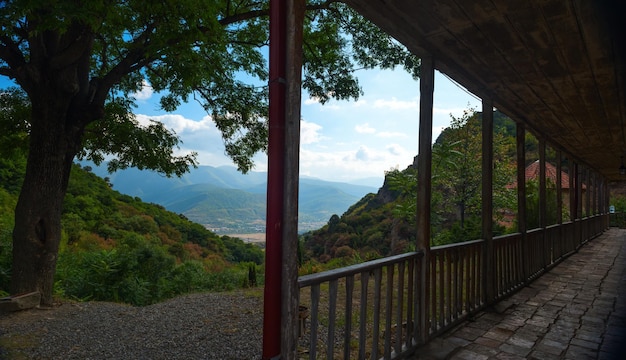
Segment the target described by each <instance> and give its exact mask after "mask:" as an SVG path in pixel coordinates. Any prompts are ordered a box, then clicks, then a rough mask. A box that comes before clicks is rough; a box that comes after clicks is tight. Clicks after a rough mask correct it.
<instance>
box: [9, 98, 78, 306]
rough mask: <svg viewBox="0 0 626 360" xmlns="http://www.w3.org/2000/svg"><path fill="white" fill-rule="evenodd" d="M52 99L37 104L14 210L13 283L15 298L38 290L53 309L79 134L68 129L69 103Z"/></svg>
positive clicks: (12, 289) (45, 304)
mask: <svg viewBox="0 0 626 360" xmlns="http://www.w3.org/2000/svg"><path fill="white" fill-rule="evenodd" d="M47 100H49V101H46V102H45V103H33V108H32V111H33V112H32V119H33V120H32V123H31V124H33V125H32V127H31V133H30V147H29V153H28V163H27V166H26V175H25V177H24V183H23V185H22V190H21V192H20V196H19V199H18V202H17V205H16V208H15V228H14V230H13V269H12V278H11V291H12V293H14V294H19V293H24V292H30V291H39V292H40V293H41V295H42V297H41V305H44V306H49V305H51V304H52V294H53V287H54V274H55V269H56V263H57V255H58V250H59V243H60V241H61V210H62V204H63V199H64V197H65V193H66V190H67V185H68V180H69V174H70V170H71V166H72V161H73V159H74V156H75V154H76V149H77V146H76V144H77V143H78V140H76V139H79V138H80V136H78V137H76V135H78V133H80V131H77V130H78V129H77V128H76V127H74V126H71V125H68V124H71V123H72V122H71V121H67V120H68V110H67V109H69V108H70V105H69V101H68V100H67V99H58V98H53V99H47ZM68 127H69V128H70V129H69V130H68Z"/></svg>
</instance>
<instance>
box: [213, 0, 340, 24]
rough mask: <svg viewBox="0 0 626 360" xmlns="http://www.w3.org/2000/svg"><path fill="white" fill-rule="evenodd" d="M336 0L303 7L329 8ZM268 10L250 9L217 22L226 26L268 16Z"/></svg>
mask: <svg viewBox="0 0 626 360" xmlns="http://www.w3.org/2000/svg"><path fill="white" fill-rule="evenodd" d="M338 2H340V1H339V0H326V1H324V2H323V3H320V4H317V5H307V6H306V7H305V10H306V11H314V10H322V9H330V8H331V7H330V6H331V5H332V4H334V3H338ZM227 10H228V9H227ZM269 12H270V10H269V9H261V10H252V11H248V12H244V13H241V14H233V15H229V16H226V17H224V18H222V19H221V20H219V21H218V22H219V24H220V25H222V26H227V25H230V24H234V23H237V22H240V21H246V20H250V19H255V18H257V17H261V16H269Z"/></svg>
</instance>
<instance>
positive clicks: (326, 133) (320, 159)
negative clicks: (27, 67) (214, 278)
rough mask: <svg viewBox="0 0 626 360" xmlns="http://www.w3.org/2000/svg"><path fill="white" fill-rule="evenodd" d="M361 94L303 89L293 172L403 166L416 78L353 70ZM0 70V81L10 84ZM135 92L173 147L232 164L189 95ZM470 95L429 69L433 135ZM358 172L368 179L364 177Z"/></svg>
mask: <svg viewBox="0 0 626 360" xmlns="http://www.w3.org/2000/svg"><path fill="white" fill-rule="evenodd" d="M357 77H358V79H359V83H360V85H361V87H362V89H363V93H364V94H363V95H362V96H361V97H360V98H359V99H358V100H357V101H354V100H351V101H335V100H331V101H329V102H327V103H326V104H324V105H322V104H320V103H318V102H317V101H315V100H314V99H312V98H310V97H309V96H308V95H307V94H306V92H303V94H302V110H301V111H302V113H301V119H302V120H301V139H300V143H301V144H300V174H301V175H304V176H310V177H315V178H319V179H323V180H328V181H338V182H355V183H359V184H367V185H370V186H375V187H379V186H382V184H383V180H384V176H385V172H386V171H389V170H391V169H396V168H397V169H404V168H406V167H407V166H409V165H410V164H412V163H413V158H414V156H416V155H417V152H418V125H419V82H418V81H415V80H413V79H412V78H411V76H410V75H409V74H407V73H406V72H404V71H403V70H400V69H398V70H379V69H375V70H359V71H358V72H357ZM9 85H10V83H9V82H8V80H7V79H6V78H0V88H4V87H6V86H9ZM146 85H147V86H145V87H144V89H143V91H141V92H139V93H137V94H135V98H136V100H137V105H138V107H137V108H136V111H135V115H136V116H137V119H138V120H139V122H140V123H143V124H147V123H148V122H149V119H152V120H157V121H161V122H163V123H164V124H165V126H166V127H167V128H169V129H171V130H173V131H175V132H176V134H177V135H178V136H179V138H180V139H181V140H182V143H181V144H180V149H179V150H178V151H177V154H183V153H189V152H192V151H195V152H196V153H197V154H198V156H197V160H198V162H199V164H200V165H210V166H215V167H217V166H235V165H234V164H233V162H232V161H231V160H230V158H228V157H227V156H226V155H225V153H224V145H223V142H222V138H221V135H220V133H219V131H218V130H217V129H216V127H215V125H214V123H213V122H212V120H211V118H210V116H208V115H207V114H206V112H205V111H204V110H203V109H202V107H201V106H200V105H199V104H198V103H196V102H194V101H192V102H189V103H187V104H183V105H182V106H181V107H179V109H177V110H176V111H174V112H172V113H166V112H164V111H162V110H159V107H158V99H159V94H156V93H153V92H152V91H151V88H150V87H149V85H148V84H146ZM480 104H481V102H480V99H478V98H477V97H476V96H474V95H472V94H470V93H469V92H467V91H466V90H465V89H463V88H461V87H459V86H457V85H456V84H455V83H453V82H451V81H450V80H449V79H447V78H446V77H445V76H444V75H443V74H441V73H439V72H436V74H435V93H434V108H433V141H434V140H435V139H437V136H438V135H439V133H440V132H441V130H442V129H444V128H445V127H447V126H449V123H450V116H451V115H452V116H455V117H460V116H462V114H463V111H464V110H467V109H468V108H473V109H475V110H477V111H480V110H481V105H480ZM254 161H255V168H254V169H253V171H267V156H266V154H264V153H260V154H257V155H256V156H255V158H254ZM363 179H367V180H368V181H366V182H364V181H362V180H363Z"/></svg>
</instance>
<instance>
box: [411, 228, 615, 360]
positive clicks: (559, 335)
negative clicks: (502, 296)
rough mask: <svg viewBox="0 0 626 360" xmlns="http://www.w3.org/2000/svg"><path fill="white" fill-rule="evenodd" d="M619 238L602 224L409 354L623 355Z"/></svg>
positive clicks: (436, 356) (460, 356) (508, 356)
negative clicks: (572, 249)
mask: <svg viewBox="0 0 626 360" xmlns="http://www.w3.org/2000/svg"><path fill="white" fill-rule="evenodd" d="M625 244H626V230H621V229H617V228H611V229H609V230H607V231H606V232H605V233H604V234H602V235H601V236H600V237H597V238H595V239H593V240H591V241H590V242H589V243H587V244H586V245H584V246H583V247H581V248H580V249H579V251H578V253H576V254H574V255H572V256H570V257H569V258H567V259H565V260H564V261H563V262H562V263H561V264H559V265H558V266H556V267H555V268H553V269H552V270H550V271H549V272H547V273H546V274H544V275H543V276H541V277H540V278H539V279H536V280H535V281H533V282H532V283H530V284H529V285H528V286H527V287H525V288H523V289H521V290H520V291H519V292H517V293H516V294H514V295H513V296H511V297H510V298H508V299H506V300H505V301H504V302H503V303H501V304H499V305H497V306H494V308H493V309H490V310H488V311H484V312H481V313H479V314H477V315H476V316H474V317H473V319H471V321H466V322H464V323H463V324H461V325H459V326H458V327H456V328H454V329H452V330H450V331H448V332H447V333H445V334H443V335H442V336H440V337H438V338H436V339H434V340H432V341H431V342H430V343H429V344H428V345H427V346H425V347H424V348H422V349H419V350H418V354H417V356H416V358H415V359H428V360H431V359H478V360H480V359H542V360H543V359H576V360H579V359H626V294H624V291H626V246H624V245H625Z"/></svg>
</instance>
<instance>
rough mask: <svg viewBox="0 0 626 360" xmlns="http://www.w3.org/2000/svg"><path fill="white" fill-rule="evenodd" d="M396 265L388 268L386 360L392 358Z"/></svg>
mask: <svg viewBox="0 0 626 360" xmlns="http://www.w3.org/2000/svg"><path fill="white" fill-rule="evenodd" d="M393 273H394V264H391V265H389V266H387V291H386V293H387V294H386V295H387V299H386V301H385V359H390V358H391V318H392V314H393V312H392V311H393Z"/></svg>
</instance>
